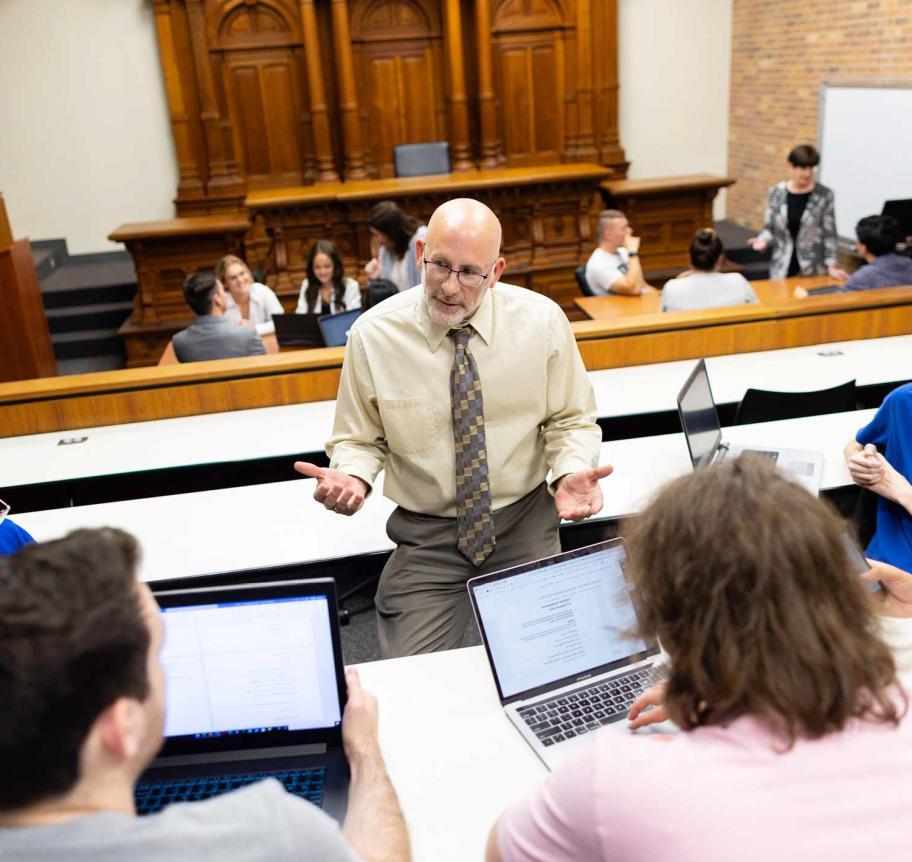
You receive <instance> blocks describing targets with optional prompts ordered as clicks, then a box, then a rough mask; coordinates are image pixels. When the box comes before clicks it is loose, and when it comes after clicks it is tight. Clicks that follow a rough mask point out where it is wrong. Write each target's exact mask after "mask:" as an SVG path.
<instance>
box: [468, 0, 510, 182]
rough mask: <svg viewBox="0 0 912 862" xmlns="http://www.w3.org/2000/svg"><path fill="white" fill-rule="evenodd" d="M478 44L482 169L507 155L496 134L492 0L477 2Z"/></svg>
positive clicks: (476, 41) (500, 163)
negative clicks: (492, 51)
mask: <svg viewBox="0 0 912 862" xmlns="http://www.w3.org/2000/svg"><path fill="white" fill-rule="evenodd" d="M475 34H476V35H475V47H476V50H477V52H478V56H477V58H476V60H477V63H478V112H479V116H480V120H481V161H480V167H482V168H496V167H497V166H498V165H502V164H503V163H504V162H505V161H506V159H505V158H504V154H503V149H502V148H501V143H500V138H499V137H498V136H497V100H496V96H495V95H494V75H493V71H492V68H491V4H490V0H476V2H475Z"/></svg>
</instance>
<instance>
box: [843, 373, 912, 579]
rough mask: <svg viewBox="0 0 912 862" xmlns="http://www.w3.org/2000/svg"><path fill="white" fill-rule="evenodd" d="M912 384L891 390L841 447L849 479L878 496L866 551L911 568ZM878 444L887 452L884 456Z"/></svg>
mask: <svg viewBox="0 0 912 862" xmlns="http://www.w3.org/2000/svg"><path fill="white" fill-rule="evenodd" d="M910 430H912V383H907V384H905V385H904V386H900V387H898V388H897V389H894V390H893V391H892V392H891V393H890V394H889V395H888V396H887V397H886V398H885V399H884V402H883V404H881V406H880V409H879V410H878V411H877V413H876V414H875V415H874V418H873V419H872V420H871V421H870V422H869V423H868V424H867V425H865V427H864V428H862V429H860V430H859V432H858V433H857V434H856V435H855V439H854V440H852V441H850V442H849V443H848V444H847V445H846V447H845V457H846V464H847V466H848V468H849V473H850V474H851V475H852V480H853V481H854V482H855V483H856V484H857V485H861V486H862V487H863V488H870V489H871V490H872V491H874V492H875V493H877V494H879V495H880V497H881V499H880V500H878V502H877V530H876V532H875V533H874V537H873V538H872V539H871V542H870V543H869V545H868V548H867V555H868V556H869V557H871V558H872V559H874V560H880V561H882V562H885V563H890V564H891V565H893V566H898V567H899V568H901V569H905V570H906V571H910V570H912V484H910V482H909V476H912V434H910ZM877 447H881V448H882V449H884V450H885V452H886V454H885V455H882V454H880V453H879V452H878V451H877Z"/></svg>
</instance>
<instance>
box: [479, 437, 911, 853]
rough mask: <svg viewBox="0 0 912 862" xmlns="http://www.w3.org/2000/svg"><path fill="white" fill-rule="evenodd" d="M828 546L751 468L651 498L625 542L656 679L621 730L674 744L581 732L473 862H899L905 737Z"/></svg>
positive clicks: (893, 681) (866, 599) (836, 531)
mask: <svg viewBox="0 0 912 862" xmlns="http://www.w3.org/2000/svg"><path fill="white" fill-rule="evenodd" d="M844 529H845V527H844V525H843V523H842V522H841V521H840V519H839V518H838V517H837V516H836V514H835V513H834V512H833V511H832V510H831V508H830V507H829V505H827V504H826V503H824V502H822V501H820V500H816V499H814V498H813V497H811V496H810V495H809V494H808V493H807V491H805V490H804V489H803V488H801V487H800V486H799V485H797V484H796V483H794V482H793V481H791V480H790V479H787V478H786V477H785V476H783V475H782V474H781V473H779V472H777V471H776V470H775V468H774V467H773V466H771V465H770V464H769V463H768V462H767V461H766V460H765V459H761V458H759V457H758V456H756V455H754V456H751V455H742V456H741V457H740V458H738V459H737V460H733V461H731V462H724V463H723V464H721V465H719V466H713V467H706V468H701V469H698V470H696V471H695V472H694V473H692V474H689V475H687V476H684V477H682V478H680V479H677V480H675V481H673V482H671V483H670V484H668V485H667V486H666V487H665V488H664V489H663V490H662V491H661V492H660V493H659V495H658V497H657V498H656V499H655V500H654V501H653V502H652V504H651V505H650V506H649V507H648V508H647V509H646V511H645V512H644V513H643V514H642V515H641V516H639V517H638V518H636V519H635V521H634V522H633V523H632V524H630V525H629V527H628V529H627V530H626V536H627V540H628V556H629V560H628V567H627V569H628V573H629V575H630V578H631V580H632V582H633V586H634V587H635V590H636V594H637V598H638V608H639V610H638V613H639V619H640V630H641V632H643V633H647V634H650V635H653V636H655V637H657V638H658V639H659V641H660V642H661V644H662V646H663V647H664V649H665V651H666V652H667V654H668V658H669V660H670V669H669V675H668V679H667V683H666V684H665V690H664V696H663V697H657V696H656V695H658V694H660V692H657V691H656V689H651V690H650V692H647V694H646V695H643V696H642V697H641V698H640V700H639V701H638V702H637V703H635V704H634V711H633V712H632V715H633V716H634V718H635V719H637V720H636V721H635V722H634V723H635V724H646V723H649V718H648V717H649V716H650V715H652V714H654V713H657V714H656V715H655V717H656V718H664V717H666V716H667V717H669V718H671V719H672V720H673V721H674V722H675V723H676V724H677V726H678V727H679V728H680V731H681V732H680V733H678V734H677V735H675V736H671V737H668V736H666V737H664V742H663V741H661V740H659V741H657V740H656V739H655V738H649V737H643V736H633V735H630V734H629V733H624V731H623V729H621V728H617V727H615V728H610V727H608V728H604V729H603V730H601V731H599V732H597V733H596V734H595V739H594V741H593V743H592V744H591V745H589V746H587V747H585V748H583V750H581V751H580V753H579V754H578V756H577V757H576V758H574V759H571V760H569V761H568V762H567V763H566V764H564V765H563V766H561V767H560V768H559V769H557V770H556V771H555V772H554V773H552V774H551V776H550V777H549V778H548V779H547V780H546V781H545V782H544V783H543V784H542V785H541V787H539V788H538V789H537V790H535V791H534V792H533V793H532V795H531V797H530V798H529V799H527V800H526V801H523V802H520V803H519V804H518V805H516V806H514V807H513V808H511V809H509V810H508V811H507V812H506V813H505V814H504V815H503V816H502V817H501V819H500V821H499V823H498V824H497V825H496V826H495V828H494V830H492V833H491V838H490V841H489V843H488V853H487V860H488V862H499V860H501V859H503V860H508V862H514V860H524V862H525V860H533V859H534V860H542V859H547V860H549V862H559V860H571V859H573V860H576V859H585V860H587V862H598V860H609V859H612V860H614V859H623V860H626V862H647V860H648V862H670V860H697V859H699V860H706V862H713V860H728V859H738V860H739V862H768V861H769V860H772V859H804V860H812V859H813V860H818V859H826V860H829V862H850V860H851V862H855V860H859V859H884V860H885V859H890V860H899V859H906V858H908V855H909V838H908V829H907V827H906V818H907V813H908V809H909V806H910V804H912V789H910V788H912V720H910V719H909V718H908V715H907V712H908V704H907V698H906V694H905V693H904V691H903V689H902V687H901V685H900V683H899V682H898V681H897V676H896V668H895V665H894V659H893V656H892V654H891V652H890V650H889V648H888V647H887V645H886V644H885V643H884V642H883V641H882V640H881V636H880V629H879V623H878V619H877V617H876V616H875V612H874V605H873V603H872V601H871V599H870V593H869V592H868V591H867V590H866V588H865V586H864V584H863V581H862V579H861V577H859V575H858V574H856V573H855V571H853V567H852V564H851V562H850V559H849V556H848V553H847V551H846V549H845V548H844V544H843V536H844ZM899 575H900V577H901V576H902V573H899ZM644 700H646V701H650V700H651V702H652V703H655V704H656V705H655V706H654V707H653V711H654V713H650V712H646V713H645V714H644V715H637V714H636V712H637V711H638V709H639V708H640V707H641V706H642V703H643V702H644Z"/></svg>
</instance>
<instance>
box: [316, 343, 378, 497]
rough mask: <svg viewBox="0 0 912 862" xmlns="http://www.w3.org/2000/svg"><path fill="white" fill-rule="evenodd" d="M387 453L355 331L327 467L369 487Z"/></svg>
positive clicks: (345, 363)
mask: <svg viewBox="0 0 912 862" xmlns="http://www.w3.org/2000/svg"><path fill="white" fill-rule="evenodd" d="M388 451H389V450H388V447H387V443H386V438H385V434H384V430H383V423H382V421H381V418H380V411H379V409H378V406H377V397H376V393H375V392H374V384H373V377H372V375H371V370H370V365H369V364H368V362H367V356H366V354H365V352H364V345H363V344H362V342H361V337H360V335H359V333H358V330H357V328H356V329H353V330H352V333H351V335H350V336H349V341H348V346H347V348H346V350H345V359H344V361H343V363H342V377H341V379H340V381H339V395H338V398H337V400H336V418H335V422H334V424H333V434H332V437H331V438H330V440H329V442H328V443H327V444H326V454H327V455H328V456H329V458H330V467H332V468H333V469H335V470H341V471H342V472H343V473H347V474H348V475H349V476H357V477H358V478H359V479H363V480H364V481H365V482H367V484H368V485H371V486H372V485H373V484H374V480H375V479H376V478H377V474H378V473H379V472H380V470H381V469H382V468H383V464H384V462H385V460H386V456H387V452H388Z"/></svg>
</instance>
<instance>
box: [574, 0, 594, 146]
mask: <svg viewBox="0 0 912 862" xmlns="http://www.w3.org/2000/svg"><path fill="white" fill-rule="evenodd" d="M592 15H593V12H592V3H591V0H576V44H577V54H576V57H577V71H576V77H577V88H576V117H577V122H576V141H575V149H576V158H577V159H578V160H579V161H581V162H589V161H593V160H594V159H596V158H597V157H598V153H597V151H596V148H595V136H594V135H593V131H592V58H593V50H592V49H593V42H592Z"/></svg>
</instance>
